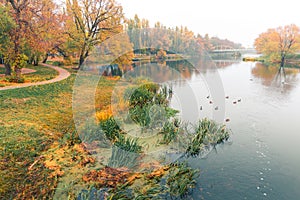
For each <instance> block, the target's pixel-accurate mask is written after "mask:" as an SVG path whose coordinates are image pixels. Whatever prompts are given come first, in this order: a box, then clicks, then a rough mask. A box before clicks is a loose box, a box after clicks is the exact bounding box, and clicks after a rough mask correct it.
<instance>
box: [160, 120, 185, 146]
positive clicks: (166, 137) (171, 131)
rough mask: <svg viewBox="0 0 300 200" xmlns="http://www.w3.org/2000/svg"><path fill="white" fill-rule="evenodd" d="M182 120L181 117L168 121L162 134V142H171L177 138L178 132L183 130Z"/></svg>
mask: <svg viewBox="0 0 300 200" xmlns="http://www.w3.org/2000/svg"><path fill="white" fill-rule="evenodd" d="M180 125H181V122H180V120H179V119H174V120H173V121H167V122H166V123H165V124H164V126H163V128H162V131H161V132H160V134H161V135H162V136H163V138H162V140H161V141H159V143H160V144H170V143H171V142H172V141H174V140H176V139H177V136H178V134H180V132H182V131H183V129H182V128H181V127H180Z"/></svg>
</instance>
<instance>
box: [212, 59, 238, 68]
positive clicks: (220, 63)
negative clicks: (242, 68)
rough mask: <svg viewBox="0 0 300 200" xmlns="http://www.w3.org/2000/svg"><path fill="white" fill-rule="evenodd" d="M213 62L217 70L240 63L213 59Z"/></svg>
mask: <svg viewBox="0 0 300 200" xmlns="http://www.w3.org/2000/svg"><path fill="white" fill-rule="evenodd" d="M213 62H214V63H215V65H216V67H217V68H226V67H229V66H231V65H233V64H237V63H240V62H241V61H240V60H222V59H217V60H215V59H213Z"/></svg>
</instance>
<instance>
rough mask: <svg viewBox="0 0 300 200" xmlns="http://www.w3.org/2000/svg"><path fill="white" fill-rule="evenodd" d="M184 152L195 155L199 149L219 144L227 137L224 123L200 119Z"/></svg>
mask: <svg viewBox="0 0 300 200" xmlns="http://www.w3.org/2000/svg"><path fill="white" fill-rule="evenodd" d="M192 136H193V138H192V139H191V141H190V143H189V145H188V148H187V150H186V154H187V155H188V156H189V155H190V156H197V155H199V154H200V153H201V151H203V150H205V148H208V147H210V146H214V145H216V144H220V143H222V142H224V141H226V140H228V138H229V132H228V130H227V129H226V127H225V125H220V124H218V123H216V122H215V121H213V120H209V119H207V118H205V119H202V120H200V121H199V122H198V123H197V124H196V126H195V128H194V132H193V133H192Z"/></svg>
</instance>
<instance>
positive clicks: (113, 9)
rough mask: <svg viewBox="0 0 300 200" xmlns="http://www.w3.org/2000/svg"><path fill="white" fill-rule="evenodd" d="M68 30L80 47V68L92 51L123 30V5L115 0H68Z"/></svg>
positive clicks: (75, 43)
mask: <svg viewBox="0 0 300 200" xmlns="http://www.w3.org/2000/svg"><path fill="white" fill-rule="evenodd" d="M66 7H67V19H66V31H67V34H68V35H69V37H70V39H71V41H72V42H73V45H75V46H76V48H77V49H78V55H79V62H78V69H80V67H81V65H82V64H83V62H84V61H85V59H86V58H87V57H88V56H89V53H90V51H91V50H92V49H93V48H94V47H95V46H96V45H98V44H100V43H101V42H103V41H104V40H105V39H107V38H109V37H110V36H111V35H112V34H116V33H119V32H121V31H122V29H123V27H122V25H121V23H122V21H121V20H122V18H123V11H122V7H121V6H120V5H119V4H117V3H116V2H115V1H114V0H67V5H66Z"/></svg>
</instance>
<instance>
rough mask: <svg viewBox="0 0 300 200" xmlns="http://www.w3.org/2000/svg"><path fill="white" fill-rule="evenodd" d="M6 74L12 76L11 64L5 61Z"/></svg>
mask: <svg viewBox="0 0 300 200" xmlns="http://www.w3.org/2000/svg"><path fill="white" fill-rule="evenodd" d="M4 67H5V76H11V66H10V64H9V63H4Z"/></svg>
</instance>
